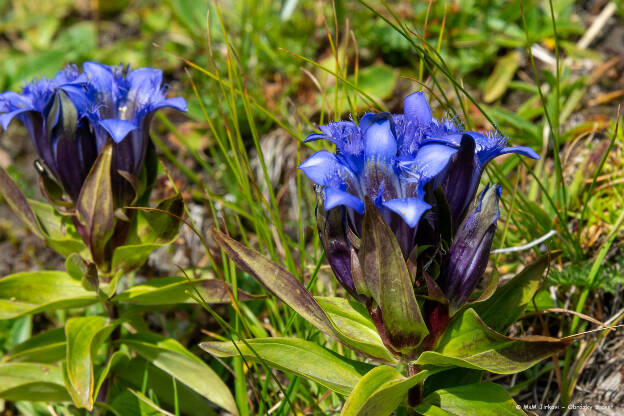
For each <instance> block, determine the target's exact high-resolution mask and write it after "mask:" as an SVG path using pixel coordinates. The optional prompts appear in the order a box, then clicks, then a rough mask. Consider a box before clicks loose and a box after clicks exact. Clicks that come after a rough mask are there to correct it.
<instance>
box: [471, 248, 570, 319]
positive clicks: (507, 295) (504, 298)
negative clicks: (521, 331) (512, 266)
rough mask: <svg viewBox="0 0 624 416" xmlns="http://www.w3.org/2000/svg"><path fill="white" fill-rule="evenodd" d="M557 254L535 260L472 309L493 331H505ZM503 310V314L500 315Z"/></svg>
mask: <svg viewBox="0 0 624 416" xmlns="http://www.w3.org/2000/svg"><path fill="white" fill-rule="evenodd" d="M558 254H559V253H552V254H551V255H550V256H549V255H545V256H542V257H540V258H539V259H537V261H535V262H534V263H533V264H531V265H529V266H527V267H525V268H524V270H522V271H521V272H520V273H518V275H516V276H515V277H514V278H513V279H511V280H510V281H509V282H507V283H506V284H504V285H503V286H501V287H500V288H498V289H497V290H496V292H494V294H493V295H492V296H491V297H490V298H489V299H488V300H487V301H485V302H482V303H479V304H475V305H474V309H475V311H476V312H477V314H478V315H479V316H480V317H481V319H483V321H484V322H485V323H486V324H487V325H488V326H489V327H490V328H492V329H494V330H495V331H505V330H506V329H507V328H508V327H509V326H510V325H511V324H512V323H514V322H515V321H516V320H517V319H518V318H519V317H520V315H522V313H523V312H524V309H525V308H526V307H527V305H528V304H529V302H531V299H532V298H533V295H535V292H537V290H538V289H539V287H540V286H541V283H542V279H543V277H544V270H546V268H547V267H548V262H549V260H550V259H552V258H553V257H556V256H557V255H558ZM502 310H504V311H505V313H501V311H502Z"/></svg>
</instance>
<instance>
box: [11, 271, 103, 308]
mask: <svg viewBox="0 0 624 416" xmlns="http://www.w3.org/2000/svg"><path fill="white" fill-rule="evenodd" d="M95 302H97V296H96V295H95V293H93V292H88V291H86V290H85V289H84V288H83V287H82V285H81V284H80V281H78V280H74V279H72V278H71V277H70V276H69V275H68V274H67V273H65V272H61V271H40V272H22V273H16V274H12V275H9V276H6V277H4V278H2V279H0V319H10V318H16V317H18V316H23V315H27V314H34V313H39V312H44V311H51V310H56V309H66V308H79V307H82V306H87V305H91V304H93V303H95Z"/></svg>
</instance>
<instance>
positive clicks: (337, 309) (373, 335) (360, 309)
mask: <svg viewBox="0 0 624 416" xmlns="http://www.w3.org/2000/svg"><path fill="white" fill-rule="evenodd" d="M315 299H316V301H317V302H318V303H319V305H320V306H321V308H323V311H325V313H326V314H327V315H328V316H329V318H330V319H331V321H332V322H333V323H334V325H335V326H336V328H338V330H339V331H340V332H342V333H343V334H345V335H346V336H347V337H349V339H352V340H357V341H359V342H360V343H361V344H367V345H370V346H371V348H373V347H377V351H378V353H377V354H376V355H375V356H376V357H378V358H380V359H383V360H384V361H387V362H395V361H396V358H395V357H394V356H393V355H392V353H390V351H388V350H387V349H386V347H385V346H384V344H383V341H382V340H381V337H380V336H379V334H378V333H377V329H376V328H375V324H374V323H373V321H372V320H371V319H370V316H369V315H368V312H367V311H366V308H364V306H362V304H361V303H359V302H355V301H350V300H347V299H344V298H337V297H325V296H315Z"/></svg>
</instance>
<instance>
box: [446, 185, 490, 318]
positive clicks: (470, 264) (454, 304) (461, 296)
mask: <svg viewBox="0 0 624 416" xmlns="http://www.w3.org/2000/svg"><path fill="white" fill-rule="evenodd" d="M500 195H501V188H500V187H499V186H492V187H489V186H488V187H487V188H486V189H485V190H484V191H483V192H481V194H480V195H479V197H478V198H477V199H476V201H475V202H476V206H475V208H474V210H473V211H472V214H471V215H470V216H469V217H467V218H466V219H465V220H464V222H463V223H462V224H461V225H460V226H459V229H458V231H457V235H456V236H455V240H454V241H453V244H452V245H451V247H450V249H449V252H448V254H447V255H446V256H445V258H444V260H443V262H442V270H441V272H440V277H439V279H438V283H439V285H440V288H441V289H442V291H443V292H444V294H445V296H446V298H447V299H448V301H449V304H450V309H451V313H452V312H453V311H457V310H458V309H459V308H460V307H461V306H462V305H463V304H464V303H465V302H466V300H468V298H469V297H470V295H471V294H472V292H473V291H474V289H475V287H476V286H477V283H478V282H479V279H480V278H481V275H483V272H484V271H485V268H486V266H487V263H488V259H489V256H490V249H491V246H492V238H493V237H494V231H495V230H496V220H497V219H498V217H499V215H500V213H499V210H498V200H499V198H500Z"/></svg>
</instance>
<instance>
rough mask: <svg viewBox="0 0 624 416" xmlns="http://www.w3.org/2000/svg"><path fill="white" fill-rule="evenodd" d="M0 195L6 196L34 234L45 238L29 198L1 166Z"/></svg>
mask: <svg viewBox="0 0 624 416" xmlns="http://www.w3.org/2000/svg"><path fill="white" fill-rule="evenodd" d="M0 195H2V196H3V197H4V199H5V200H6V201H7V203H8V204H9V206H10V207H11V209H12V210H13V212H14V213H15V214H17V215H18V216H19V217H20V219H21V220H22V221H23V222H24V224H26V225H27V226H28V228H29V229H30V231H32V232H33V234H35V235H36V236H38V237H39V238H45V235H44V232H43V230H42V229H41V226H40V225H39V221H38V220H37V217H36V216H35V213H34V212H33V210H32V208H31V206H30V204H29V203H28V200H27V199H26V197H25V196H24V194H23V193H22V191H21V190H20V189H19V187H18V186H17V184H16V183H15V182H13V179H11V177H10V176H9V174H8V173H6V171H5V170H4V169H3V168H2V167H0Z"/></svg>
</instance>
